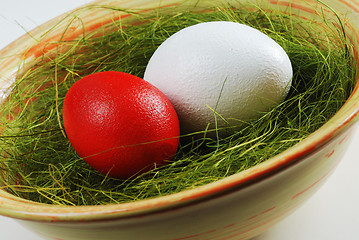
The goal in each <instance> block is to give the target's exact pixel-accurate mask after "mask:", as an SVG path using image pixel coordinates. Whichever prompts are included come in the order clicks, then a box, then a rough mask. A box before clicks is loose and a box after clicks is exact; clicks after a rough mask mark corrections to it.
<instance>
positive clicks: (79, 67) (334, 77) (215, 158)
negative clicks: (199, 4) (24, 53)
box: [0, 6, 356, 205]
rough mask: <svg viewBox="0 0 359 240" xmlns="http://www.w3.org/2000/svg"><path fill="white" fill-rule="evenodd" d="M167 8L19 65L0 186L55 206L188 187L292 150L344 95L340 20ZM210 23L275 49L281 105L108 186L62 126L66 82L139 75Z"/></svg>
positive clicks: (347, 74)
mask: <svg viewBox="0 0 359 240" xmlns="http://www.w3.org/2000/svg"><path fill="white" fill-rule="evenodd" d="M323 7H326V6H323ZM329 10H330V9H329ZM112 11H125V10H123V9H116V8H113V9H112ZM126 11H127V10H126ZM166 11H168V10H166ZM170 11H171V14H170V15H169V14H166V12H161V10H158V11H155V13H143V14H138V15H137V14H134V16H135V17H136V18H138V20H139V21H141V22H142V24H140V25H138V24H136V26H133V25H131V24H130V23H128V24H126V23H124V22H121V20H118V21H117V22H116V21H115V22H113V23H111V28H112V31H109V32H108V33H106V34H104V35H103V36H102V35H101V36H99V35H98V34H96V32H93V33H90V34H88V35H83V36H81V38H79V39H77V40H73V41H63V42H61V45H62V46H67V47H66V49H67V50H66V51H61V52H60V51H59V52H58V54H57V55H56V56H55V57H53V56H50V55H48V53H43V55H42V56H41V57H40V58H38V59H37V61H36V62H34V63H28V64H27V66H26V68H23V66H22V67H21V69H22V70H21V71H19V72H21V74H20V73H19V74H18V76H17V78H16V81H15V82H14V84H13V85H12V86H11V89H12V90H11V94H10V95H9V96H8V98H7V99H6V100H5V101H4V102H3V103H2V104H1V109H2V110H1V113H0V114H1V115H0V118H1V129H2V133H1V135H0V172H2V174H1V175H0V186H2V187H1V188H2V189H4V190H6V191H8V192H10V193H12V194H14V195H16V196H19V197H22V198H26V199H30V200H33V201H36V202H41V203H50V204H58V205H99V204H109V203H124V202H131V201H137V200H142V199H148V198H153V197H158V196H163V195H168V194H172V193H176V192H179V191H183V190H186V189H192V188H195V187H198V186H201V185H204V184H207V183H211V182H213V181H217V180H220V179H223V178H225V177H227V176H230V175H232V174H236V173H238V172H241V171H243V170H245V169H248V168H251V167H253V166H255V165H257V164H259V163H261V162H263V161H265V160H267V159H269V158H271V157H273V156H275V155H277V154H279V153H281V152H283V151H284V150H286V149H288V148H290V147H292V146H293V145H295V144H296V143H298V142H300V141H301V140H303V139H304V138H306V137H307V136H308V135H310V134H311V133H313V132H314V131H316V130H317V129H318V128H320V127H321V126H322V125H323V124H324V123H326V122H327V121H328V120H329V119H330V118H331V117H332V116H333V115H334V114H335V113H336V112H337V111H338V110H339V109H340V108H341V106H342V105H343V104H344V103H345V101H346V100H347V98H348V97H349V96H350V94H351V92H352V89H353V87H354V80H355V75H356V72H355V69H356V67H355V66H356V65H355V64H356V63H355V60H354V57H353V53H352V52H351V51H350V50H349V49H351V48H350V47H348V42H347V39H346V36H345V28H344V26H343V25H342V24H341V22H340V19H338V22H336V23H330V22H327V20H326V19H325V17H323V22H322V23H318V22H314V21H311V20H309V19H303V18H300V17H298V16H293V15H290V14H284V13H281V12H276V11H270V12H269V11H264V10H263V9H261V8H259V7H254V6H251V7H250V8H248V7H245V6H243V7H232V6H222V7H214V8H209V9H206V10H205V11H201V12H195V11H180V10H179V9H178V8H177V7H173V8H171V9H170ZM219 20H222V21H234V22H240V23H243V24H247V25H249V26H252V27H254V28H256V29H259V30H260V31H262V32H264V33H266V34H267V35H269V36H270V37H271V38H273V39H274V40H275V41H276V42H277V43H278V44H280V45H281V46H282V47H283V49H284V50H285V51H286V52H287V54H288V56H289V57H290V59H291V62H292V65H293V71H294V77H293V83H292V89H291V91H290V93H289V95H288V97H287V99H286V100H285V101H284V102H283V103H281V104H280V105H278V106H277V107H276V108H274V109H273V110H272V111H270V112H267V113H265V114H264V115H263V116H262V117H261V118H260V119H256V120H253V121H250V122H246V123H243V126H242V127H241V129H240V130H238V131H235V132H234V133H233V134H232V135H230V136H228V137H225V138H221V137H219V135H216V136H217V137H214V138H207V137H206V134H202V135H201V136H203V137H196V138H193V139H192V141H182V143H181V146H180V148H179V149H178V153H177V155H176V157H175V159H174V160H173V161H172V162H170V163H169V164H168V165H166V166H164V167H161V168H156V169H154V170H153V171H150V172H147V173H145V174H143V175H141V176H138V177H136V178H134V179H129V180H118V179H112V178H109V177H106V176H103V175H100V174H98V173H97V172H96V171H95V170H93V169H92V168H90V167H89V166H88V165H87V164H86V163H85V162H84V161H83V160H82V159H81V158H80V157H79V156H78V155H77V153H76V152H75V151H74V149H73V148H72V146H71V144H70V142H69V141H68V139H67V138H66V135H65V134H64V131H63V127H62V116H61V115H62V113H61V110H62V102H63V100H64V96H65V94H66V92H67V91H68V89H69V88H70V87H71V85H72V84H73V83H74V82H76V81H77V80H79V79H80V78H81V77H83V76H85V75H88V74H91V73H94V72H100V71H110V70H111V71H122V72H127V73H131V74H133V75H136V76H139V77H143V73H144V70H145V68H146V65H147V62H148V61H149V59H150V57H151V56H152V54H153V52H154V51H155V50H156V49H157V47H158V46H159V45H160V44H161V43H162V42H163V41H164V40H165V39H167V38H168V37H169V36H171V35H172V34H174V33H175V32H177V31H179V30H180V29H182V28H185V27H188V26H190V25H194V24H197V23H200V22H208V21H219ZM323 26H325V27H323ZM337 26H341V27H339V28H338V27H337ZM64 31H66V29H65V30H64ZM59 45H60V43H59ZM19 68H20V67H19Z"/></svg>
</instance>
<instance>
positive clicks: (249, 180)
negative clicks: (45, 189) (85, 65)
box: [0, 0, 359, 222]
mask: <svg viewBox="0 0 359 240" xmlns="http://www.w3.org/2000/svg"><path fill="white" fill-rule="evenodd" d="M98 2H101V1H99V0H98V1H94V2H91V3H89V4H85V5H84V6H83V7H80V8H84V7H86V6H89V5H91V4H93V3H98ZM75 10H76V9H75ZM67 14H68V13H64V14H61V15H60V16H58V17H56V18H54V19H52V20H50V21H48V22H46V23H44V24H42V25H40V26H38V27H37V28H35V29H34V30H35V31H36V29H38V28H46V26H49V25H50V26H51V25H52V24H53V23H55V22H56V21H58V19H59V18H62V17H64V16H65V15H67ZM29 38H31V37H30V36H29V35H26V34H25V35H24V36H22V37H20V38H18V39H17V40H15V41H14V42H12V43H11V44H10V45H8V46H7V47H5V48H4V49H3V50H0V56H1V55H3V54H4V53H5V52H6V49H7V48H9V47H15V48H19V47H20V46H22V45H23V44H24V42H25V41H26V40H28V39H29ZM358 51H359V50H358ZM358 62H359V61H358ZM358 88H359V76H357V79H356V86H355V88H354V90H353V92H352V93H351V95H350V97H349V98H348V100H347V101H346V103H345V104H344V105H343V106H342V108H341V109H340V110H339V111H338V112H337V113H336V114H335V115H334V116H333V117H332V118H331V119H330V120H329V121H328V122H327V123H325V124H324V125H323V126H322V127H321V128H319V129H318V130H317V131H315V132H314V133H312V134H311V135H309V136H308V137H307V138H306V139H304V140H302V141H301V142H300V143H298V144H296V145H294V146H293V147H291V148H290V149H288V150H286V151H284V152H282V153H280V154H278V155H276V156H274V157H272V158H270V159H268V160H266V161H264V162H263V163H260V164H258V165H256V166H254V167H252V168H250V169H247V170H245V171H242V172H240V173H237V174H234V175H232V176H229V177H226V178H224V179H222V180H219V181H216V182H213V183H209V184H206V185H203V186H200V187H196V188H194V189H190V190H185V191H181V192H179V193H174V194H170V195H166V196H161V197H156V198H152V199H147V200H139V201H135V202H129V203H121V204H108V205H99V206H56V205H50V204H43V203H37V202H33V201H30V200H26V199H22V198H20V197H16V196H14V195H12V194H10V193H7V192H6V191H4V190H3V189H0V214H1V215H4V216H7V217H12V218H16V219H22V220H31V221H40V222H83V221H101V220H109V219H122V218H130V217H134V216H144V215H149V214H154V213H159V212H164V211H168V210H173V209H177V208H182V207H186V206H189V205H191V204H194V203H199V202H204V201H208V200H211V199H214V198H217V197H220V196H224V195H226V194H230V193H232V192H235V191H240V190H242V189H244V188H247V187H250V186H251V185H253V184H255V183H258V182H260V181H263V180H265V179H266V178H268V177H271V176H273V175H275V174H278V173H280V172H281V171H283V170H285V169H287V168H290V167H292V166H294V165H296V164H297V163H299V162H300V161H303V160H304V159H305V158H306V157H307V156H309V155H311V154H313V153H314V152H316V151H319V150H320V149H321V148H322V147H324V146H325V145H326V144H328V143H329V142H330V141H331V140H332V139H333V138H335V137H337V136H339V135H341V134H342V133H344V132H345V131H347V130H348V129H349V128H351V127H352V126H353V125H354V124H355V123H356V121H358V120H359V116H358V114H359V91H358Z"/></svg>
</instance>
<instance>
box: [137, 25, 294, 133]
mask: <svg viewBox="0 0 359 240" xmlns="http://www.w3.org/2000/svg"><path fill="white" fill-rule="evenodd" d="M292 76H293V70H292V65H291V62H290V59H289V57H288V55H287V54H286V52H285V51H284V50H283V48H282V47H281V46H280V45H279V44H277V43H276V42H275V41H274V40H273V39H271V38H270V37H269V36H267V35H265V34H264V33H262V32H260V31H258V30H256V29H254V28H252V27H249V26H247V25H244V24H240V23H235V22H226V21H217V22H207V23H200V24H196V25H193V26H190V27H187V28H184V29H182V30H180V31H179V32H177V33H175V34H174V35H172V36H171V37H169V38H168V39H167V40H166V41H164V42H163V43H162V44H161V45H160V46H159V47H158V49H157V50H156V51H155V53H154V54H153V56H152V57H151V59H150V61H149V63H148V66H147V68H146V71H145V75H144V79H145V80H146V81H148V82H150V83H151V84H153V85H154V86H156V87H157V88H158V89H159V90H161V91H162V92H163V93H164V94H165V95H166V96H167V97H168V99H169V100H170V101H171V103H172V104H173V106H174V108H175V109H176V111H177V114H178V117H179V120H180V124H181V130H182V133H189V132H197V131H203V130H205V129H206V128H207V127H209V128H215V127H225V126H227V125H228V124H229V125H230V126H235V125H238V124H239V123H240V122H241V121H249V120H251V119H255V118H258V117H259V116H261V115H262V114H263V113H264V112H267V111H269V110H271V109H272V108H273V107H275V106H276V105H278V104H279V103H281V102H282V101H283V100H284V99H285V97H286V96H287V94H288V92H289V89H290V87H291V81H292Z"/></svg>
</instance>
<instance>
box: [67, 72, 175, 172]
mask: <svg viewBox="0 0 359 240" xmlns="http://www.w3.org/2000/svg"><path fill="white" fill-rule="evenodd" d="M63 123H64V127H65V131H66V134H67V137H68V139H69V141H70V142H71V145H72V146H73V147H74V149H75V150H76V152H77V153H78V154H79V156H80V157H82V158H83V159H84V160H85V161H86V162H87V163H88V164H89V165H90V166H91V167H92V168H94V169H95V170H97V171H98V172H100V173H102V174H104V175H109V176H111V177H114V178H121V179H126V178H130V177H133V176H137V175H139V174H141V173H143V172H145V171H148V170H150V169H153V168H154V167H155V166H161V165H164V164H165V163H166V162H168V161H170V160H171V159H172V158H173V157H174V155H175V153H176V151H177V147H178V143H179V131H180V130H179V121H178V117H177V114H176V112H175V110H174V108H173V106H172V105H171V103H170V102H169V100H168V99H167V98H166V96H165V95H164V94H163V93H162V92H160V91H159V90H158V89H157V88H156V87H154V86H153V85H151V84H150V83H148V82H146V81H145V80H143V79H141V78H139V77H136V76H134V75H131V74H127V73H123V72H114V71H110V72H99V73H95V74H91V75H88V76H86V77H84V78H82V79H80V80H78V81H77V82H76V83H75V84H74V85H73V86H71V88H70V89H69V91H68V92H67V94H66V96H65V100H64V104H63Z"/></svg>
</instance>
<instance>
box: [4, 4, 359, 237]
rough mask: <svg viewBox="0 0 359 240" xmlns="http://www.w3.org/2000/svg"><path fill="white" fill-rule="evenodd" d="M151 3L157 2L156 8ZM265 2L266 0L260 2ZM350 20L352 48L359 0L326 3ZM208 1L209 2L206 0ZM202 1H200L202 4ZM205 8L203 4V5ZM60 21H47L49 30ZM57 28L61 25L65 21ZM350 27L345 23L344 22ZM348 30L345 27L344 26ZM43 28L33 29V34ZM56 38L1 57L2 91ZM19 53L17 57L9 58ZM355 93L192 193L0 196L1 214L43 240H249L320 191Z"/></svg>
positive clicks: (93, 16)
mask: <svg viewBox="0 0 359 240" xmlns="http://www.w3.org/2000/svg"><path fill="white" fill-rule="evenodd" d="M154 2H155V3H154ZM263 2H266V3H267V1H263ZM324 2H325V3H327V4H329V5H330V6H331V7H333V9H335V10H337V11H338V12H340V14H342V15H343V16H344V15H345V16H346V17H347V18H350V19H351V23H353V25H350V26H352V30H351V31H350V32H349V33H350V34H351V35H350V36H349V37H350V39H351V41H352V42H353V46H354V48H355V49H358V45H359V42H358V41H359V37H358V31H357V30H356V29H358V28H359V11H358V8H359V1H336V0H334V1H324ZM176 3H177V1H165V0H162V1H161V3H159V1H150V0H141V1H96V2H95V4H114V5H116V6H121V7H124V8H139V7H140V8H141V9H140V10H139V11H147V10H146V9H148V8H153V7H157V6H159V4H161V7H166V6H170V5H172V4H176ZM207 3H208V2H207ZM204 4H206V2H204ZM208 4H209V3H208ZM264 5H265V6H267V7H268V8H269V7H280V8H282V9H283V11H285V10H286V9H287V10H288V7H291V11H296V12H297V14H300V15H301V16H304V17H307V16H315V12H314V11H313V8H314V9H316V8H318V7H319V6H318V4H317V3H316V1H309V0H308V1H291V3H289V2H286V1H278V3H277V1H268V5H267V4H264ZM76 14H78V15H81V17H82V18H83V19H84V22H85V23H87V24H86V29H85V30H86V31H91V30H93V29H95V28H96V27H101V26H103V25H105V24H106V23H108V21H111V20H112V19H118V18H123V19H125V18H129V16H124V15H118V14H119V13H116V14H108V12H106V11H98V10H95V9H94V8H91V9H89V8H82V9H80V10H77V11H76ZM60 19H62V17H59V18H56V19H54V20H53V21H50V22H49V23H47V24H45V25H44V26H43V27H42V28H41V29H42V30H44V29H47V28H50V27H51V26H53V25H54V23H57V22H58V21H59V20H60ZM63 24H64V25H63V26H65V25H66V22H63ZM348 24H349V23H348ZM348 26H349V25H348ZM42 30H40V28H39V29H36V30H35V31H34V32H33V35H34V36H40V35H41V34H42ZM81 31H83V29H82V28H81V29H80V28H77V27H76V26H73V28H72V29H71V32H68V34H67V36H66V37H67V38H68V39H71V38H75V37H76V36H77V35H78V34H79V33H80V32H81ZM61 33H62V30H61V26H59V28H57V29H54V30H53V31H52V32H51V33H50V35H49V36H48V37H47V38H45V39H42V41H41V42H40V43H34V41H31V38H29V37H28V36H24V37H22V38H20V39H19V40H17V41H15V42H14V43H13V44H12V45H10V46H9V47H7V48H6V49H4V50H2V51H1V52H0V55H1V56H13V57H7V58H0V59H1V60H0V68H1V70H2V73H3V75H2V76H4V77H3V78H2V79H1V82H0V87H3V86H6V85H7V84H8V83H9V82H11V76H12V74H13V72H14V71H15V70H16V69H17V67H18V64H19V61H20V59H21V58H22V57H23V56H24V57H25V59H27V60H28V61H30V60H32V59H34V58H36V57H38V56H39V52H41V51H42V50H44V49H45V50H48V51H50V50H51V48H53V47H54V46H52V45H51V44H49V43H50V42H51V40H53V39H54V38H55V39H56V37H58V36H59V34H61ZM18 52H24V54H23V55H21V56H20V57H19V55H16V56H15V55H14V53H18ZM358 98H359V93H358V91H357V88H356V89H355V92H354V93H353V94H352V96H351V98H350V99H349V100H348V102H347V103H346V104H345V106H343V108H342V109H341V110H340V111H339V112H338V114H336V116H335V117H334V118H332V119H331V120H330V121H329V122H328V123H327V124H326V125H325V126H323V127H322V128H321V129H320V130H319V131H317V132H315V133H314V134H313V135H311V136H310V137H309V138H308V139H306V140H304V141H303V142H301V143H300V144H298V145H296V146H295V147H293V148H291V149H290V150H288V151H286V152H284V153H282V154H280V155H278V156H276V157H275V158H272V159H269V160H268V161H266V162H264V163H263V164H260V165H258V166H256V167H254V168H252V169H249V170H247V171H244V172H242V173H239V174H236V175H233V176H231V177H228V178H226V179H223V180H221V181H218V182H215V183H212V184H209V185H206V186H203V187H199V188H197V189H194V190H190V191H186V192H181V193H178V194H173V195H170V196H166V197H161V198H156V199H152V200H146V201H139V202H135V203H128V204H120V205H108V206H88V207H58V206H50V205H45V204H39V203H33V202H30V201H27V200H24V199H20V198H17V197H14V196H12V195H10V194H8V193H6V192H5V191H0V213H1V214H3V215H5V216H9V217H13V218H16V219H18V221H19V222H20V223H21V224H23V225H25V226H27V227H29V228H30V229H31V230H33V231H35V232H37V233H39V235H41V236H43V237H44V238H45V239H58V240H59V239H65V240H81V239H144V240H146V239H172V240H175V239H177V240H178V239H183V240H184V239H248V238H251V237H254V236H256V235H258V234H260V233H262V232H263V231H265V230H267V229H268V228H269V227H271V226H273V225H274V224H275V223H277V222H278V221H279V220H281V219H283V218H284V217H286V216H287V215H288V214H290V213H291V212H293V211H294V210H295V209H296V208H297V207H298V206H300V205H301V204H302V203H303V202H305V201H306V200H307V199H308V198H309V197H310V196H312V194H313V193H314V192H315V191H316V190H317V189H319V188H320V186H321V185H322V184H323V183H324V182H325V180H326V179H327V178H328V176H329V175H330V174H331V173H332V172H333V171H334V169H335V167H336V166H337V165H338V163H339V162H340V159H341V157H342V156H343V153H344V152H345V150H346V147H347V145H348V141H349V140H350V137H351V130H352V128H353V126H354V124H355V122H356V121H357V120H358V116H357V114H358V111H359V110H358V109H359V99H358Z"/></svg>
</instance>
